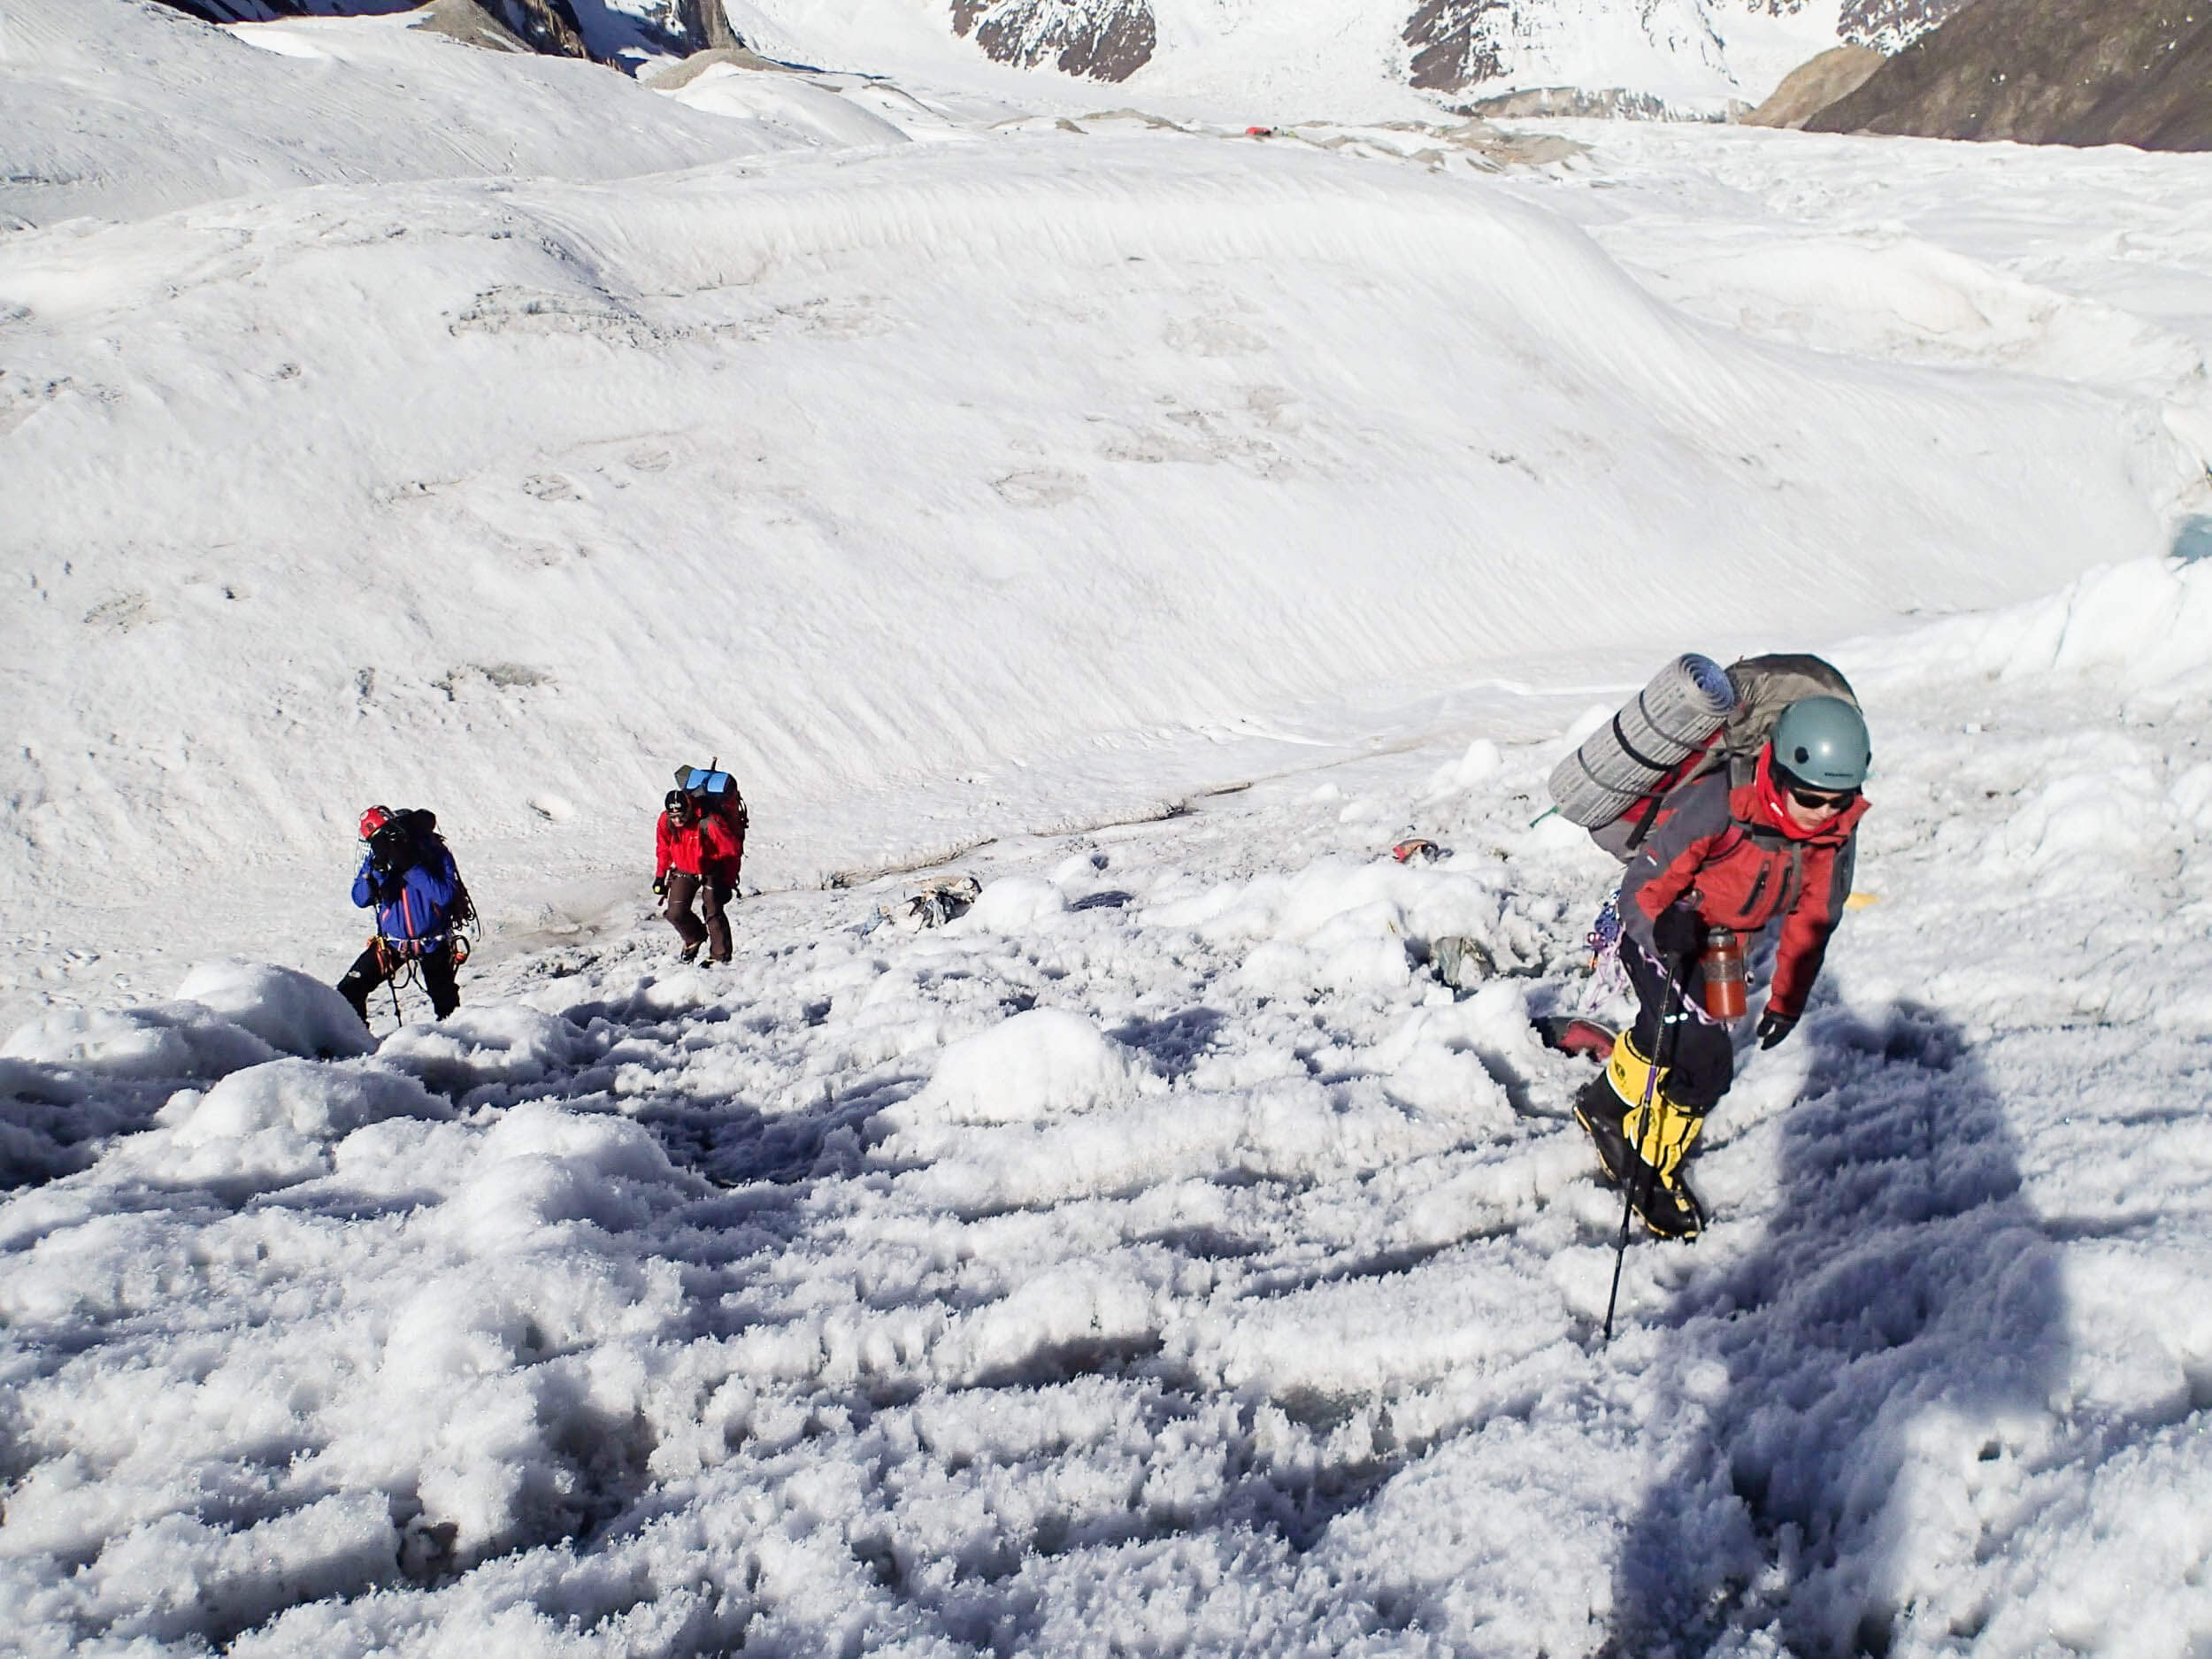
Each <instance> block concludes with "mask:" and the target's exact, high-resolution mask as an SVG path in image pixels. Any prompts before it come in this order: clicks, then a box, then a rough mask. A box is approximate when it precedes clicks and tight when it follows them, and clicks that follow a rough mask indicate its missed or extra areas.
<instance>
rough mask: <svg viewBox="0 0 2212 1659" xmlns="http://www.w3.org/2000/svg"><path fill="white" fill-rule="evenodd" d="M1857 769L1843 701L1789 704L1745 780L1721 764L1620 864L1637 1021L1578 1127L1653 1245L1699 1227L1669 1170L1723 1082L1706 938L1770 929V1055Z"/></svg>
mask: <svg viewBox="0 0 2212 1659" xmlns="http://www.w3.org/2000/svg"><path fill="white" fill-rule="evenodd" d="M1870 758H1871V754H1870V744H1869V741H1868V738H1867V730H1866V721H1865V720H1864V718H1863V717H1862V716H1861V715H1860V713H1859V710H1858V707H1857V705H1856V704H1855V703H1853V702H1850V701H1847V699H1846V698H1843V697H1838V696H1812V697H1802V698H1800V699H1799V700H1797V701H1796V702H1793V703H1790V704H1789V705H1788V706H1787V707H1786V708H1785V709H1783V710H1782V711H1781V714H1780V716H1779V718H1777V719H1776V721H1775V723H1774V728H1773V733H1772V735H1771V736H1770V738H1769V739H1768V741H1767V742H1766V743H1765V745H1764V746H1763V748H1761V749H1759V750H1758V752H1757V756H1756V759H1755V764H1753V766H1752V767H1751V769H1750V776H1749V778H1748V779H1747V780H1745V781H1742V782H1737V781H1735V780H1734V778H1733V777H1732V773H1731V772H1730V770H1729V769H1728V768H1727V767H1725V766H1723V767H1720V768H1718V769H1717V770H1714V771H1710V772H1705V773H1703V774H1702V775H1699V776H1694V777H1692V778H1690V779H1688V780H1686V781H1685V782H1683V783H1681V784H1679V785H1678V786H1677V787H1675V788H1674V789H1673V790H1671V792H1670V793H1669V794H1668V795H1666V796H1665V798H1664V799H1663V801H1662V802H1661V803H1660V804H1659V808H1658V810H1657V811H1656V812H1655V815H1654V816H1653V818H1652V822H1651V826H1650V827H1649V830H1648V833H1646V834H1645V835H1644V836H1643V837H1642V839H1641V841H1640V844H1639V847H1638V850H1637V852H1636V854H1635V856H1633V857H1632V859H1631V860H1630V861H1629V864H1628V869H1627V872H1626V874H1625V875H1624V878H1623V879H1622V882H1621V892H1620V917H1621V962H1622V965H1623V966H1624V967H1625V968H1626V969H1627V971H1628V977H1629V981H1630V983H1631V985H1632V986H1633V987H1634V989H1635V992H1636V999H1637V1002H1638V1013H1637V1016H1636V1019H1635V1023H1634V1024H1633V1025H1632V1026H1630V1028H1629V1029H1628V1030H1626V1031H1624V1032H1623V1033H1621V1034H1620V1037H1619V1038H1618V1040H1617V1041H1616V1042H1615V1043H1614V1046H1613V1052H1612V1055H1611V1056H1610V1058H1609V1060H1608V1062H1607V1064H1606V1068H1605V1071H1604V1072H1603V1074H1601V1076H1599V1077H1596V1078H1594V1079H1591V1081H1590V1082H1589V1084H1588V1085H1586V1087H1584V1089H1583V1090H1582V1093H1581V1094H1580V1095H1579V1096H1578V1098H1577V1100H1576V1103H1575V1116H1576V1118H1578V1119H1579V1120H1580V1122H1581V1124H1582V1126H1583V1127H1584V1128H1585V1129H1586V1130H1587V1131H1588V1132H1589V1134H1590V1138H1591V1140H1592V1141H1594V1143H1595V1145H1596V1148H1597V1155H1598V1163H1599V1165H1600V1167H1601V1170H1602V1171H1603V1172H1604V1174H1605V1176H1606V1178H1607V1179H1609V1180H1610V1181H1612V1182H1613V1183H1614V1184H1616V1185H1617V1186H1619V1187H1623V1188H1624V1190H1625V1191H1626V1193H1627V1194H1628V1196H1629V1199H1630V1202H1632V1203H1634V1204H1635V1205H1636V1208H1637V1210H1638V1211H1639V1213H1640V1214H1641V1215H1642V1216H1643V1217H1644V1222H1645V1225H1647V1226H1648V1227H1649V1228H1650V1229H1651V1231H1652V1232H1653V1233H1655V1234H1658V1235H1659V1236H1661V1237H1663V1238H1694V1237H1695V1236H1696V1234H1697V1233H1699V1231H1700V1230H1701V1228H1702V1227H1703V1225H1704V1222H1705V1213H1704V1210H1703V1208H1702V1207H1701V1205H1700V1204H1699V1202H1698V1201H1697V1197H1696V1195H1695V1194H1694V1193H1692V1192H1691V1191H1690V1188H1689V1186H1688V1183H1687V1182H1686V1181H1685V1180H1684V1179H1683V1177H1682V1163H1683V1160H1684V1159H1685V1158H1686V1156H1688V1155H1689V1152H1690V1149H1691V1148H1692V1147H1693V1146H1694V1144H1695V1143H1696V1141H1697V1137H1698V1133H1699V1131H1700V1130H1701V1129H1702V1128H1703V1127H1704V1124H1705V1116H1706V1114H1707V1113H1708V1112H1709V1111H1711V1110H1712V1109H1713V1108H1714V1106H1715V1105H1716V1104H1717V1103H1718V1102H1719V1100H1720V1097H1721V1096H1722V1095H1723V1094H1725V1093H1726V1092H1727V1090H1728V1086H1729V1084H1730V1083H1731V1082H1732V1080H1733V1078H1734V1073H1735V1048H1734V1045H1733V1043H1732V1040H1731V1037H1730V1025H1731V1022H1729V1021H1726V1020H1724V1019H1720V1018H1716V1017H1714V1016H1713V1015H1711V1014H1710V1013H1709V1012H1708V1011H1707V1009H1706V999H1705V996H1704V989H1705V986H1704V979H1705V972H1704V969H1703V968H1702V966H1701V963H1700V956H1701V953H1702V952H1703V951H1704V949H1705V948H1706V944H1707V940H1708V936H1709V933H1711V932H1712V930H1714V929H1717V928H1724V929H1727V930H1729V931H1731V932H1732V933H1736V934H1738V935H1739V936H1741V937H1746V938H1747V937H1749V936H1750V935H1752V934H1755V933H1758V932H1759V931H1760V930H1761V929H1763V928H1764V927H1767V926H1770V924H1775V923H1778V924H1779V927H1778V935H1777V938H1776V941H1775V950H1774V965H1773V973H1772V978H1771V980H1770V986H1769V989H1768V994H1767V1002H1766V1009H1765V1011H1764V1012H1763V1013H1762V1014H1761V1015H1760V1017H1759V1023H1758V1026H1757V1036H1758V1040H1759V1046H1760V1047H1761V1048H1773V1047H1774V1046H1775V1045H1776V1044H1777V1043H1778V1042H1780V1041H1783V1039H1785V1038H1786V1037H1787V1036H1788V1035H1789V1034H1790V1032H1791V1031H1792V1030H1793V1028H1794V1027H1795V1025H1797V1022H1798V1019H1799V1018H1800V1017H1801V1015H1802V1014H1803V1013H1804V1011H1805V1002H1806V998H1807V997H1808V996H1809V995H1811V993H1812V988H1813V981H1814V980H1815V979H1816V978H1817V977H1818V976H1819V973H1820V965H1821V962H1822V960H1823V958H1824V956H1825V955H1826V952H1827V949H1828V938H1829V935H1830V934H1831V933H1833V932H1834V931H1835V927H1836V924H1837V923H1838V922H1839V920H1841V919H1842V917H1843V908H1844V901H1845V900H1846V899H1847V897H1849V896H1850V893H1851V873H1852V865H1853V863H1854V856H1855V850H1856V841H1855V838H1856V833H1857V830H1858V825H1859V820H1860V819H1861V818H1864V817H1865V816H1866V812H1867V802H1866V798H1865V797H1864V796H1863V795H1862V794H1861V793H1860V789H1861V787H1862V786H1863V784H1864V783H1865V781H1866V773H1867V766H1868V764H1869V762H1870ZM1655 1060H1656V1061H1658V1062H1660V1063H1661V1064H1658V1066H1657V1069H1656V1076H1654V1070H1655V1064H1654V1063H1655Z"/></svg>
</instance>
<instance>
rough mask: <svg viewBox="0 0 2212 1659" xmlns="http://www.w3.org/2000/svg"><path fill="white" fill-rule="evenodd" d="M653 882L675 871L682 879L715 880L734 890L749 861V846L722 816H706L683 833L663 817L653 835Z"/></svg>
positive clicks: (662, 815) (665, 814)
mask: <svg viewBox="0 0 2212 1659" xmlns="http://www.w3.org/2000/svg"><path fill="white" fill-rule="evenodd" d="M653 852H654V864H653V879H654V880H656V881H658V880H659V879H661V878H662V877H663V876H664V875H666V874H667V873H668V872H670V871H671V870H673V871H674V872H676V873H677V874H678V875H682V876H711V877H713V878H715V879H717V880H719V881H725V882H727V883H729V884H731V885H732V886H734V885H735V884H736V881H737V872H738V866H739V865H740V864H742V863H743V861H744V858H745V843H744V842H743V841H740V840H739V839H738V838H737V833H736V832H735V831H733V830H732V829H731V828H730V826H729V825H728V824H727V823H726V822H725V821H724V820H723V819H722V818H720V817H719V816H718V815H717V814H715V813H712V812H702V813H700V814H699V815H698V816H697V817H696V818H693V819H692V820H691V822H690V823H689V824H688V825H687V826H685V827H683V828H682V829H678V828H677V827H676V826H674V825H672V824H671V823H670V822H669V821H668V814H667V813H665V812H664V813H662V814H661V821H660V827H659V828H658V829H657V830H655V831H654V833H653Z"/></svg>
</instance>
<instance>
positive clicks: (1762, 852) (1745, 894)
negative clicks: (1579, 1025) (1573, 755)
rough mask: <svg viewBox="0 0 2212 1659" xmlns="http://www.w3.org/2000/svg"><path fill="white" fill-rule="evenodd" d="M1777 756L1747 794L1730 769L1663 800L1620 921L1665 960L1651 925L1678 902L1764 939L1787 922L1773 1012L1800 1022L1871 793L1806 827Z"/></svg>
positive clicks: (1763, 762)
mask: <svg viewBox="0 0 2212 1659" xmlns="http://www.w3.org/2000/svg"><path fill="white" fill-rule="evenodd" d="M1770 757H1771V751H1769V752H1768V753H1763V754H1762V755H1761V756H1760V757H1759V767H1758V774H1757V776H1756V777H1755V778H1754V779H1753V780H1752V781H1751V782H1749V783H1747V784H1745V785H1744V786H1742V787H1740V788H1736V789H1732V788H1730V787H1729V786H1728V774H1727V772H1725V771H1722V772H1713V773H1711V774H1709V776H1707V777H1703V778H1700V779H1698V780H1694V782H1691V783H1687V784H1685V785H1683V786H1682V787H1680V788H1679V789H1677V790H1676V791H1675V792H1674V793H1673V794H1671V795H1669V796H1668V797H1667V798H1666V799H1665V800H1664V801H1663V803H1661V804H1660V809H1659V821H1658V827H1656V828H1655V829H1654V830H1653V831H1652V832H1651V833H1650V834H1649V835H1648V836H1647V837H1646V838H1645V840H1644V843H1643V846H1642V848H1641V849H1640V850H1639V851H1638V853H1637V855H1636V856H1635V858H1634V860H1633V861H1632V863H1631V864H1629V866H1628V872H1627V873H1626V874H1625V875H1624V877H1623V878H1622V879H1621V921H1622V926H1623V927H1624V931H1625V932H1626V933H1627V934H1628V935H1629V937H1630V938H1632V939H1633V940H1635V941H1636V942H1637V943H1638V944H1640V945H1641V946H1642V947H1643V948H1644V949H1645V950H1647V951H1648V952H1650V954H1651V955H1652V956H1655V957H1656V956H1658V955H1659V951H1658V949H1657V947H1656V946H1655V945H1654V944H1653V942H1652V937H1651V925H1652V923H1653V922H1654V921H1655V920H1656V919H1657V918H1658V916H1659V913H1660V912H1661V911H1662V910H1665V909H1666V908H1667V907H1668V906H1669V905H1671V904H1673V903H1674V902H1676V901H1678V900H1681V899H1687V900H1688V902H1690V903H1692V904H1694V906H1695V907H1696V909H1697V913H1698V915H1699V917H1700V918H1701V919H1702V920H1703V921H1704V922H1705V924H1706V925H1707V926H1712V927H1732V928H1734V929H1735V930H1736V931H1737V932H1738V933H1756V932H1758V931H1759V929H1761V928H1762V927H1764V926H1766V925H1767V924H1768V923H1769V922H1770V921H1772V920H1773V919H1774V918H1776V917H1778V916H1779V917H1780V918H1782V930H1781V937H1780V938H1779V939H1778V941H1776V945H1775V951H1774V986H1773V989H1772V991H1771V992H1770V995H1768V998H1767V1007H1768V1008H1769V1009H1770V1010H1771V1011H1772V1012H1774V1013H1777V1014H1780V1015H1782V1016H1784V1017H1785V1018H1796V1017H1797V1016H1798V1015H1800V1014H1801V1013H1803V1012H1804V1011H1805V999H1806V998H1807V997H1808V996H1809V995H1811V994H1812V988H1813V981H1814V980H1815V979H1817V978H1818V977H1819V974H1820V964H1821V960H1822V958H1823V957H1824V956H1826V955H1827V953H1828V935H1829V934H1831V933H1834V932H1835V930H1836V924H1837V923H1838V922H1839V921H1840V920H1841V919H1842V918H1843V902H1844V900H1846V899H1847V898H1848V897H1849V896H1850V895H1851V871H1852V865H1853V864H1854V862H1855V851H1856V841H1855V835H1856V833H1857V830H1858V826H1859V820H1860V819H1861V818H1864V817H1865V816H1866V812H1867V802H1866V798H1865V797H1864V796H1863V795H1862V796H1861V797H1859V798H1858V799H1857V800H1855V801H1854V802H1852V803H1851V804H1850V805H1849V806H1847V807H1846V808H1845V809H1844V810H1842V811H1840V812H1839V813H1837V814H1836V816H1835V817H1834V818H1831V819H1830V820H1829V821H1828V822H1827V823H1825V824H1824V825H1822V826H1820V827H1819V828H1817V829H1814V830H1803V829H1800V828H1799V827H1798V826H1796V825H1795V824H1793V823H1792V822H1791V821H1790V819H1789V817H1788V814H1787V812H1786V810H1784V809H1783V807H1782V804H1781V795H1780V792H1779V790H1778V788H1777V787H1776V786H1775V784H1774V781H1773V778H1772V776H1771V774H1770V770H1769V764H1768V763H1769V761H1770Z"/></svg>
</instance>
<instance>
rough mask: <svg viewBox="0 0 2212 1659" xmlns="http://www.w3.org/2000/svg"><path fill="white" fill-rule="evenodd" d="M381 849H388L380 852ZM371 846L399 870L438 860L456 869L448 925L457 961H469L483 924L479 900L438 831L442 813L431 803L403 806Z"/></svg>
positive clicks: (432, 864) (447, 909)
mask: <svg viewBox="0 0 2212 1659" xmlns="http://www.w3.org/2000/svg"><path fill="white" fill-rule="evenodd" d="M369 849H370V851H371V853H372V854H374V855H380V856H381V857H382V861H383V862H384V863H385V864H388V865H389V866H390V867H391V868H392V869H393V870H394V871H395V872H402V873H403V872H406V871H409V870H414V869H418V868H421V867H423V866H426V865H431V866H434V865H438V864H443V865H444V867H445V868H446V869H448V870H449V871H451V872H453V902H451V903H450V904H449V905H447V906H446V911H445V917H444V918H443V919H444V927H445V931H447V932H448V933H450V934H451V936H452V940H453V947H454V964H455V965H456V966H458V965H459V964H462V963H464V962H466V961H467V960H468V956H469V941H468V935H469V934H470V933H475V932H478V931H480V930H481V928H482V926H483V924H482V920H481V918H479V917H478V915H477V914H476V901H475V900H474V899H472V898H471V897H470V896H469V888H468V883H467V882H465V881H464V880H462V879H461V866H460V865H459V864H456V863H455V862H454V860H453V853H452V849H449V847H447V845H446V844H445V837H444V836H442V835H441V834H439V833H438V815H437V814H436V813H435V812H433V811H432V810H430V809H429V808H427V807H405V808H403V809H401V810H399V811H396V812H395V813H393V814H392V816H391V819H390V821H389V822H388V823H387V824H386V825H385V826H384V827H383V828H382V829H380V830H379V831H378V832H377V833H376V837H375V839H374V840H373V841H371V842H370V843H369ZM380 849H388V850H386V851H382V852H381V853H380Z"/></svg>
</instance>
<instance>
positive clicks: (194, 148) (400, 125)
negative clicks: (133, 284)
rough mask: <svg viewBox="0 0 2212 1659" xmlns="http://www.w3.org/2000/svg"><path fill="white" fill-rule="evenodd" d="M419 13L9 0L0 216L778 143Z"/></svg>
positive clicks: (598, 174) (162, 205) (37, 216)
mask: <svg viewBox="0 0 2212 1659" xmlns="http://www.w3.org/2000/svg"><path fill="white" fill-rule="evenodd" d="M416 21H417V19H413V18H411V17H410V16H405V15H402V16H388V17H376V18H332V19H315V18H303V19H292V20H289V21H286V22H282V23H270V24H256V25H247V26H244V27H240V28H237V29H235V30H224V29H219V28H216V27H212V26H211V25H209V24H206V23H203V22H201V21H199V20H198V19H194V18H190V17H187V16H185V15H184V14H183V13H181V12H174V11H172V10H171V9H169V8H168V7H166V6H164V5H158V4H153V0H111V3H104V4H96V5H95V4H70V0H30V3H29V4H11V5H10V6H9V8H8V11H7V14H6V17H5V19H4V22H0V157H4V162H5V167H4V171H0V227H7V226H13V225H16V224H20V223H28V224H32V225H48V224H52V223H54V222H56V221H57V220H59V219H68V218H73V217H77V216H89V217H96V218H101V219H133V218H138V217H141V216H143V215H146V214H149V213H155V212H159V211H163V210H165V209H168V208H173V207H182V206H187V205H189V204H193V203H196V202H204V201H209V200H212V199H214V198H217V197H220V196H242V195H247V194H250V193H254V192H262V191H274V190H282V189H286V188H292V187H296V186H300V185H309V184H322V183H339V182H347V181H361V180H398V179H438V178H447V177H455V176H467V177H478V178H527V177H533V176H536V175H539V174H552V175H555V176H558V177H561V178H565V179H571V180H580V181H581V180H595V179H612V178H621V177H625V176H627V175H629V174H632V173H647V172H660V171H664V170H666V169H668V168H671V167H680V166H687V165H694V164H695V163H699V162H705V161H712V160H716V159H718V158H721V157H732V156H743V155H749V154H752V153H754V152H755V151H757V150H760V149H762V148H764V145H763V144H762V143H761V142H760V141H759V139H758V138H757V137H756V136H754V135H752V134H748V133H747V132H745V131H744V130H743V129H742V128H741V127H733V126H729V125H727V124H726V123H722V122H718V121H714V120H711V119H706V118H705V117H703V116H699V115H695V114H692V113H691V112H690V111H685V110H680V109H671V108H670V107H669V106H668V102H667V100H665V99H663V98H658V97H656V96H654V95H653V94H651V93H650V92H648V91H646V90H644V89H643V88H641V87H638V86H637V85H635V84H634V83H633V82H631V81H628V80H627V79H626V78H625V77H623V76H621V75H618V74H616V73H611V72H610V71H608V70H605V69H603V68H601V67H599V66H598V65H594V64H587V63H580V62H575V61H572V60H568V59H562V58H538V57H533V56H527V55H516V54H508V53H496V52H487V51H483V50H479V49H477V48H474V47H470V46H465V45H463V44H461V43H460V42H457V41H454V40H450V39H448V38H447V37H445V36H443V35H439V34H436V33H435V32H434V31H432V30H429V29H426V28H418V27H412V25H413V23H414V22H416Z"/></svg>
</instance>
